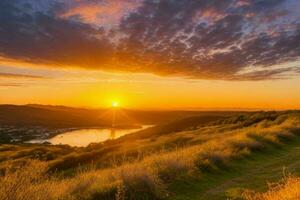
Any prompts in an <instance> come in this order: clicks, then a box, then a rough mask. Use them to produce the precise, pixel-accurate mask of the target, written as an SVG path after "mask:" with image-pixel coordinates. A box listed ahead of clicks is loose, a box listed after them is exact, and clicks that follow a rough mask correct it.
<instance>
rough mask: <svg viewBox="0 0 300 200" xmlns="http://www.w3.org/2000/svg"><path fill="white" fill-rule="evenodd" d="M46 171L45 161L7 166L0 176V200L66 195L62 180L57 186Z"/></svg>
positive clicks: (28, 199) (33, 199)
mask: <svg viewBox="0 0 300 200" xmlns="http://www.w3.org/2000/svg"><path fill="white" fill-rule="evenodd" d="M46 171H47V164H46V163H44V162H39V161H34V160H32V161H29V162H27V163H26V165H22V166H19V167H17V168H15V167H8V168H7V169H6V170H5V176H3V177H0V185H1V187H0V200H40V199H44V200H48V199H49V200H50V199H58V198H60V197H63V196H64V195H66V194H67V191H68V188H67V187H64V184H62V183H63V182H60V187H57V185H56V184H55V181H54V180H51V179H50V178H49V177H48V176H47V175H46ZM66 196H67V195H66Z"/></svg>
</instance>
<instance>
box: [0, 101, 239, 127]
mask: <svg viewBox="0 0 300 200" xmlns="http://www.w3.org/2000/svg"><path fill="white" fill-rule="evenodd" d="M232 113H233V112H230V111H143V110H126V109H118V110H117V111H116V126H119V127H133V126H137V125H141V124H160V123H167V122H170V121H174V120H178V119H182V118H186V117H193V116H199V115H201V116H203V115H216V114H217V115H218V114H232ZM235 113H237V112H235ZM111 121H112V110H111V109H85V108H73V107H66V106H48V105H36V104H30V105H0V125H12V126H43V127H107V126H110V125H111Z"/></svg>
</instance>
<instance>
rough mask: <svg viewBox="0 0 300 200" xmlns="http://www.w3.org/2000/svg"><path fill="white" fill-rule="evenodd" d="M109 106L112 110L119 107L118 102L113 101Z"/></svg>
mask: <svg viewBox="0 0 300 200" xmlns="http://www.w3.org/2000/svg"><path fill="white" fill-rule="evenodd" d="M111 106H112V107H114V108H116V107H118V106H119V102H117V101H113V102H112V103H111Z"/></svg>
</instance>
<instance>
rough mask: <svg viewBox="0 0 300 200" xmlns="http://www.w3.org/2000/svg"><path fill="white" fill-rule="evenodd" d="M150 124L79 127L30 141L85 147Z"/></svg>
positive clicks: (144, 127)
mask: <svg viewBox="0 0 300 200" xmlns="http://www.w3.org/2000/svg"><path fill="white" fill-rule="evenodd" d="M149 127H151V126H149V125H148V126H147V125H145V126H142V128H136V129H81V130H74V131H68V132H65V133H62V134H59V135H56V136H55V137H53V138H50V139H47V140H32V141H30V143H43V142H50V143H51V144H68V145H70V146H77V147H85V146H88V145H89V144H90V143H97V142H103V141H105V140H109V139H111V140H113V139H117V138H119V137H121V136H124V135H127V134H130V133H134V132H136V131H139V130H143V129H146V128H149Z"/></svg>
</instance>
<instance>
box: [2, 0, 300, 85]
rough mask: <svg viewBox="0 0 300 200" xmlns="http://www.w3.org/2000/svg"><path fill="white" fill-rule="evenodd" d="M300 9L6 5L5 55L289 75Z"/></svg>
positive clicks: (157, 3) (227, 74)
mask: <svg viewBox="0 0 300 200" xmlns="http://www.w3.org/2000/svg"><path fill="white" fill-rule="evenodd" d="M299 9H300V3H299V1H298V0H273V1H268V0H222V1H220V0H201V1H193V0H122V1H121V0H110V1H108V0H98V1H96V0H91V1H83V0H77V1H71V0H55V1H54V0H52V1H50V0H45V1H34V0H1V1H0V21H1V26H0V57H3V58H6V59H10V60H14V61H19V62H29V63H33V64H43V65H48V66H53V67H74V66H75V67H82V68H88V69H99V70H107V71H124V72H143V73H145V72H146V73H154V74H159V75H166V76H182V77H187V78H199V79H224V80H262V79H274V78H286V77H288V76H290V75H291V74H297V73H299V68H298V67H282V68H280V69H278V68H276V67H274V66H277V65H282V64H285V63H290V62H296V61H298V60H299V58H300V13H299ZM257 68H262V70H256V69H257ZM245 69H250V71H247V72H244V71H245ZM251 69H252V71H251Z"/></svg>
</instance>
